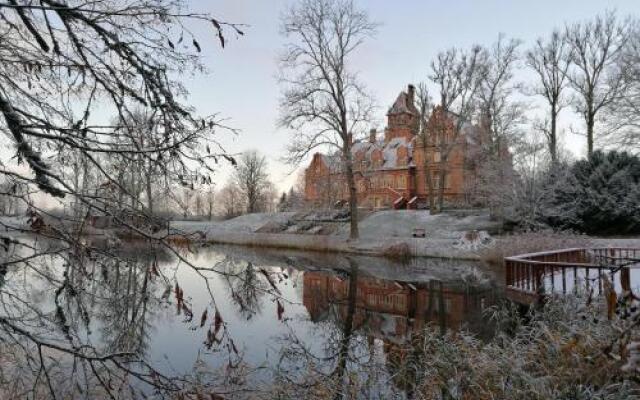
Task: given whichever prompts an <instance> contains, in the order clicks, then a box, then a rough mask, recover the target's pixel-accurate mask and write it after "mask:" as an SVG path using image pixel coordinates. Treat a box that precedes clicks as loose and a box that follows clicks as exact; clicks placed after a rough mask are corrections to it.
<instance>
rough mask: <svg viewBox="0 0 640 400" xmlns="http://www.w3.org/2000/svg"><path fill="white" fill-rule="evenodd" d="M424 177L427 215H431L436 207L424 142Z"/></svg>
mask: <svg viewBox="0 0 640 400" xmlns="http://www.w3.org/2000/svg"><path fill="white" fill-rule="evenodd" d="M423 166H424V175H425V180H426V183H427V194H428V196H429V213H431V214H433V212H434V211H435V207H436V199H435V193H434V192H433V179H431V171H429V159H428V158H427V144H426V141H425V142H424V162H423Z"/></svg>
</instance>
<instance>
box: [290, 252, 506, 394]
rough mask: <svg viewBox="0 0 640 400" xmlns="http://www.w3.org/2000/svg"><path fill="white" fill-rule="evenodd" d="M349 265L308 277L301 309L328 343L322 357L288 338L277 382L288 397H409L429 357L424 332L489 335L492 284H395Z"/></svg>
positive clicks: (354, 265) (492, 295)
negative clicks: (458, 331)
mask: <svg viewBox="0 0 640 400" xmlns="http://www.w3.org/2000/svg"><path fill="white" fill-rule="evenodd" d="M349 264H350V269H349V272H348V273H347V274H344V275H345V276H340V275H336V274H333V273H328V272H306V273H305V276H304V296H303V299H304V305H305V307H306V308H307V310H308V312H309V315H310V317H311V319H312V321H314V322H315V324H316V325H315V326H314V329H315V327H317V329H318V331H320V330H322V333H323V339H326V343H327V345H326V347H325V348H324V349H323V351H322V354H318V353H317V351H316V352H314V351H313V350H312V346H310V345H309V344H305V343H301V341H300V340H299V339H298V338H296V337H295V336H294V335H293V334H291V335H289V336H288V337H287V338H286V339H287V340H285V344H284V347H285V349H284V350H283V358H284V359H285V360H286V362H281V363H280V365H279V370H278V373H279V375H278V377H279V379H282V381H281V382H282V388H281V389H280V390H281V391H282V392H286V391H287V390H288V391H289V393H288V395H291V394H292V392H295V393H297V394H301V393H302V394H301V395H305V396H306V395H308V396H312V394H311V393H312V392H313V391H314V390H315V391H316V393H315V394H317V392H318V391H320V392H324V394H325V395H326V394H331V396H330V397H334V398H345V397H346V398H353V397H359V398H376V397H377V398H384V397H385V396H397V395H400V394H402V396H403V397H406V398H412V397H413V395H414V391H415V388H416V387H417V386H418V385H419V384H420V382H419V381H420V376H421V375H422V374H421V372H422V371H421V365H424V364H423V361H424V360H425V357H427V356H428V355H425V353H424V351H423V348H424V346H423V345H422V340H423V333H425V332H434V331H435V332H437V333H436V334H437V335H444V334H445V333H446V332H447V330H449V329H460V328H461V327H463V326H465V327H466V328H467V329H471V330H472V331H474V332H477V333H478V334H479V335H480V336H483V335H484V334H485V333H486V331H487V330H488V328H486V325H487V324H486V321H483V320H482V318H481V315H482V310H483V309H484V308H485V307H488V306H490V305H491V304H493V303H494V302H495V300H496V297H497V296H496V293H495V289H494V288H493V287H487V286H486V285H485V286H482V285H476V284H471V283H468V282H467V283H465V282H456V283H445V282H442V281H429V282H425V283H415V282H413V283H406V282H399V281H390V280H384V279H379V278H375V277H372V276H367V275H366V274H363V273H360V270H359V268H358V266H357V264H356V263H355V262H354V261H353V260H349ZM287 341H288V343H287ZM287 345H288V346H289V347H287ZM300 371H303V372H302V373H301V372H300ZM389 381H391V382H393V385H388V384H385V383H384V382H389Z"/></svg>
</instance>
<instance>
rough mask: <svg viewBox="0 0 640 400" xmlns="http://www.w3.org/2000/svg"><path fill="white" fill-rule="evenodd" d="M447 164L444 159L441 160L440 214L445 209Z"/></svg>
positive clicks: (439, 178)
mask: <svg viewBox="0 0 640 400" xmlns="http://www.w3.org/2000/svg"><path fill="white" fill-rule="evenodd" d="M445 163H446V161H445V160H444V159H442V160H441V165H440V171H439V172H440V174H439V177H438V180H439V182H438V184H439V186H438V210H437V212H438V213H441V212H442V209H443V208H444V181H445V179H446V177H447V171H446V169H445V168H446V167H445Z"/></svg>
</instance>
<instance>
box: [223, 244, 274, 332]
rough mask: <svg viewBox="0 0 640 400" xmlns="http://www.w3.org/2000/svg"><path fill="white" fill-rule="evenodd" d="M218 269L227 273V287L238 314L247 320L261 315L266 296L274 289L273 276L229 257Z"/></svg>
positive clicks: (248, 263)
mask: <svg viewBox="0 0 640 400" xmlns="http://www.w3.org/2000/svg"><path fill="white" fill-rule="evenodd" d="M216 267H217V268H219V269H221V270H223V271H224V273H225V274H224V279H225V282H226V284H227V285H226V287H227V289H228V290H229V294H230V297H231V299H232V300H233V304H234V305H235V306H236V307H237V309H238V313H239V314H240V315H242V317H243V318H245V319H247V320H250V319H251V318H252V317H253V316H254V315H257V314H260V313H261V312H262V302H263V298H264V295H265V294H267V293H268V292H269V291H270V290H271V289H272V285H271V284H270V282H271V283H273V277H272V276H271V274H270V273H269V272H268V271H266V270H265V269H264V268H260V267H256V266H255V265H254V264H253V263H251V262H247V261H244V260H239V259H236V258H234V257H231V256H228V255H227V256H225V258H224V259H223V260H222V261H220V262H219V263H218V264H217V265H216Z"/></svg>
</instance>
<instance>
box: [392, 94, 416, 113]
mask: <svg viewBox="0 0 640 400" xmlns="http://www.w3.org/2000/svg"><path fill="white" fill-rule="evenodd" d="M397 114H413V115H418V109H417V108H416V106H415V104H413V101H412V100H411V98H410V96H409V95H408V94H407V93H406V92H400V94H399V95H398V97H397V98H396V101H395V102H394V103H393V105H392V106H391V108H389V111H387V115H397Z"/></svg>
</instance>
